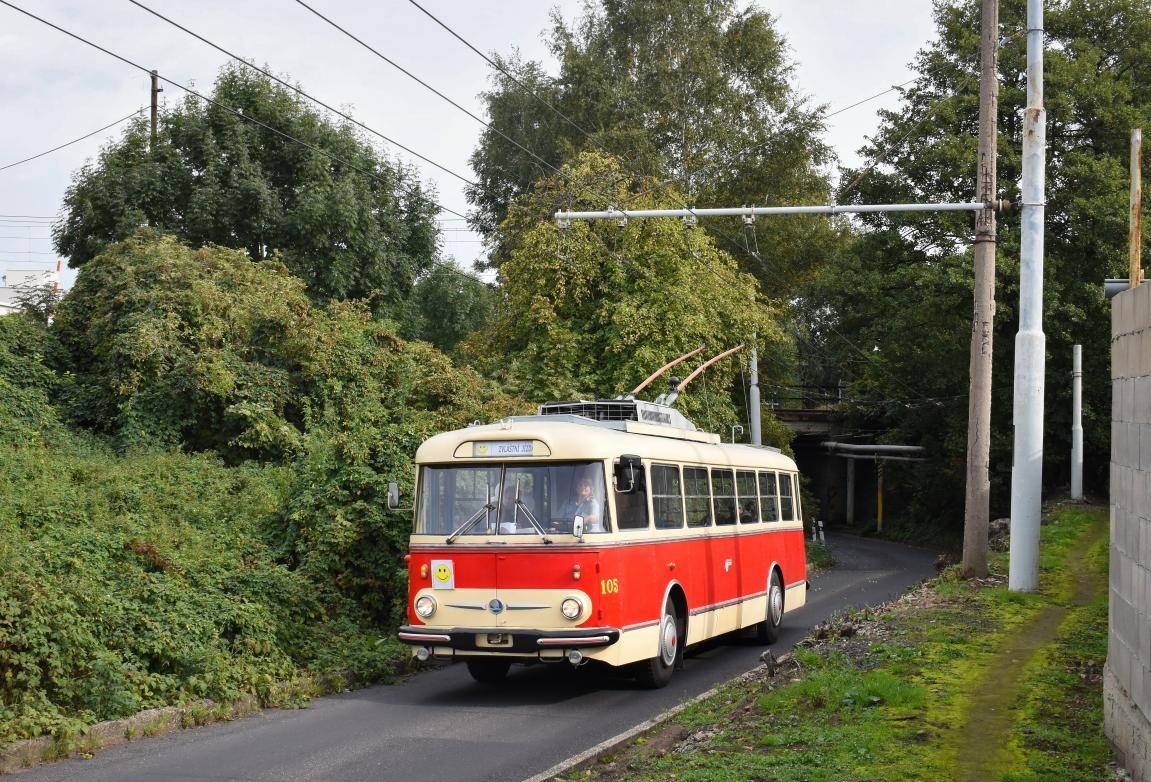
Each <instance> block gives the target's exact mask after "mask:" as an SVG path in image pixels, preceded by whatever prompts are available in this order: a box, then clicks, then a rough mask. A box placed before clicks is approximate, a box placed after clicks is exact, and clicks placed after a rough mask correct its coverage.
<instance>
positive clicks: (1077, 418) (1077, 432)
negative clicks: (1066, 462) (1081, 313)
mask: <svg viewBox="0 0 1151 782" xmlns="http://www.w3.org/2000/svg"><path fill="white" fill-rule="evenodd" d="M1071 499H1073V500H1081V499H1083V346H1082V345H1076V346H1075V347H1074V348H1073V352H1072V370H1071Z"/></svg>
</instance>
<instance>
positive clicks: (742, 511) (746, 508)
mask: <svg viewBox="0 0 1151 782" xmlns="http://www.w3.org/2000/svg"><path fill="white" fill-rule="evenodd" d="M735 489H736V494H737V495H739V523H740V524H755V523H756V522H758V521H759V491H758V490H757V489H756V486H755V473H754V472H751V471H750V470H740V471H739V472H737V473H736V474H735Z"/></svg>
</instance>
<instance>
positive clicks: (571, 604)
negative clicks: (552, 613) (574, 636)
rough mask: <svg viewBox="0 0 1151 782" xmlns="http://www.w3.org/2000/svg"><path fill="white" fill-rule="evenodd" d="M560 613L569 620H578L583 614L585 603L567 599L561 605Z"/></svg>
mask: <svg viewBox="0 0 1151 782" xmlns="http://www.w3.org/2000/svg"><path fill="white" fill-rule="evenodd" d="M560 612H561V613H562V614H563V615H564V616H566V617H567V618H568V619H577V618H579V615H580V614H582V613H583V603H581V602H580V601H579V600H577V599H576V598H574V597H565V598H564V601H563V602H562V603H560Z"/></svg>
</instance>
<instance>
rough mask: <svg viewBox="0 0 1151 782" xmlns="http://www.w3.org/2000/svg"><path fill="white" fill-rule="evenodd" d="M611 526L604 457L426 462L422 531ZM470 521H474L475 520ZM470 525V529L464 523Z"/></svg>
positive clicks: (595, 529)
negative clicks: (563, 460) (535, 461)
mask: <svg viewBox="0 0 1151 782" xmlns="http://www.w3.org/2000/svg"><path fill="white" fill-rule="evenodd" d="M577 517H578V518H581V519H582V520H583V531H584V533H585V534H594V533H600V532H609V531H610V530H611V524H610V519H609V517H608V509H607V502H606V492H605V490H604V466H603V463H602V462H567V463H563V464H555V463H548V464H530V463H524V462H515V463H512V464H468V465H444V466H437V465H425V466H424V467H423V468H422V472H421V474H420V500H419V512H418V513H417V514H416V528H415V532H416V534H417V535H451V534H452V533H454V532H457V531H459V534H462V535H534V536H536V537H537V539H538V537H539V531H538V530H537V529H536V527H535V525H534V524H533V523H532V521H533V520H534V521H536V522H537V523H538V524H539V525H540V526H541V527H542V528H543V530H544V531H545V532H546V533H548V534H571V533H572V528H573V524H574V522H575V520H576V518H577ZM469 521H470V522H471V523H470V524H469ZM461 527H464V529H461Z"/></svg>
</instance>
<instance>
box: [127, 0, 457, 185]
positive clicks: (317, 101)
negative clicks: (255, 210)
mask: <svg viewBox="0 0 1151 782" xmlns="http://www.w3.org/2000/svg"><path fill="white" fill-rule="evenodd" d="M128 2H130V3H131V4H132V5H134V6H136V7H138V8H140V9H142V10H144V11H147V12H148V13H150V14H152V16H155V17H156V18H157V19H160V20H162V21H165V22H167V23H168V24H170V25H172V26H173V27H175V28H177V29H179V30H183V31H184V32H185V33H187V34H188V35H190V36H192V37H193V38H195V39H197V40H199V41H202V42H203V43H206V44H207V45H208V46H211V47H212V48H213V49H215V50H216V51H218V52H220V53H221V54H224V55H226V56H228V57H231V58H232V59H233V60H235V61H236V62H239V63H241V64H243V65H246V66H247V67H249V68H251V69H252V70H254V71H256V72H258V73H262V74H263V75H264V76H267V77H268V78H269V79H272V80H273V81H275V82H276V83H277V84H280V85H282V86H284V87H287V88H288V89H289V90H291V91H292V92H294V93H296V94H297V95H299V96H301V97H303V98H307V99H308V100H310V101H312V102H313V103H315V104H316V105H318V106H323V107H324V108H325V109H327V110H328V111H330V112H332V113H333V114H336V115H337V116H340V117H342V118H344V119H345V120H347V121H348V122H351V123H352V124H353V125H356V126H357V127H360V128H363V129H364V130H366V131H368V132H369V133H371V134H373V135H375V136H378V137H379V138H381V139H383V140H384V141H386V142H387V143H389V144H391V145H392V146H394V147H398V148H399V149H402V150H404V151H405V152H407V153H408V154H409V155H413V156H414V157H417V158H419V159H420V160H422V161H424V162H425V163H427V164H429V165H432V166H435V167H436V168H438V169H439V170H440V171H443V172H444V173H445V174H449V175H451V176H453V177H455V178H456V179H458V180H460V181H461V182H463V183H464V184H467V185H472V186H473V187H475V186H476V183H475V182H473V181H472V180H470V179H468V178H467V177H465V176H463V175H462V174H458V173H456V172H455V171H453V170H452V169H450V168H448V167H447V166H445V165H442V164H440V163H437V162H436V161H434V160H432V159H431V158H429V157H427V156H425V155H421V154H420V153H419V152H416V151H415V150H414V149H412V148H411V147H407V146H405V145H403V144H401V143H400V142H398V141H396V140H395V139H393V138H391V137H389V136H386V135H384V134H383V133H381V132H380V131H378V130H376V129H375V128H372V127H369V126H368V125H365V124H364V123H363V122H360V121H359V120H358V119H355V118H354V117H352V116H351V115H349V114H346V113H345V112H342V111H340V110H339V109H337V108H335V107H333V106H331V105H329V104H327V103H325V102H324V101H322V100H320V99H319V98H317V97H315V96H313V95H309V94H308V93H307V92H304V91H303V90H302V89H300V88H299V87H297V86H295V85H294V84H292V83H290V82H288V81H285V80H284V79H281V78H280V77H279V76H277V75H275V74H274V73H272V72H270V71H268V70H266V69H264V68H260V67H259V66H257V65H255V64H253V63H251V62H248V61H247V60H245V59H244V58H243V57H241V56H239V55H238V54H234V53H232V52H230V51H228V50H227V49H225V48H224V47H222V46H220V45H219V44H217V43H214V42H213V41H210V40H208V39H207V38H205V37H204V36H202V35H200V34H199V33H196V32H194V31H192V30H189V29H188V28H187V27H185V26H184V25H182V24H180V23H179V22H176V21H174V20H172V19H169V18H168V17H166V16H164V15H163V14H161V13H160V12H159V11H156V10H153V9H151V8H149V7H148V6H146V5H144V4H143V3H141V2H138V0H128Z"/></svg>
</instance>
